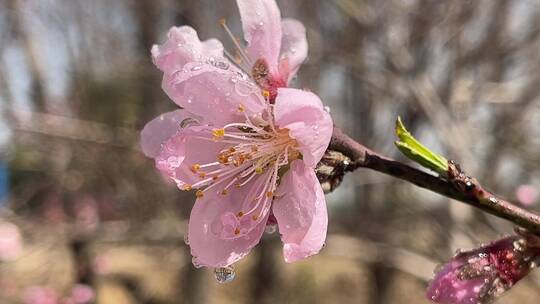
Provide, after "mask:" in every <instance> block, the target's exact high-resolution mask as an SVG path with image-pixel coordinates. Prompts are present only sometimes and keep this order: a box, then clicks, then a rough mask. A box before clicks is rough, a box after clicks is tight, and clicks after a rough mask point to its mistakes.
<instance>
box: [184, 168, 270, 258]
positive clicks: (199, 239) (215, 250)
mask: <svg viewBox="0 0 540 304" xmlns="http://www.w3.org/2000/svg"><path fill="white" fill-rule="evenodd" d="M263 179H264V176H261V177H259V178H257V180H255V181H251V182H250V183H248V184H247V185H244V186H243V187H242V188H240V189H231V191H230V193H229V194H228V195H226V196H224V195H221V194H219V192H220V191H221V190H220V189H217V190H216V189H214V190H208V191H205V195H204V197H203V198H201V199H198V200H197V201H196V202H195V205H194V206H193V209H192V210H191V216H190V218H189V234H188V235H189V239H188V241H189V245H190V247H191V254H192V255H193V264H194V265H195V266H196V267H200V266H206V267H225V266H229V265H231V264H233V263H235V262H236V261H238V260H240V259H242V258H243V257H244V256H245V255H247V254H248V253H249V252H250V251H251V249H252V248H253V247H254V246H255V245H257V244H258V243H259V241H260V239H261V236H262V234H263V232H264V229H265V227H266V221H267V219H268V214H269V212H266V214H265V215H264V216H262V217H261V218H260V219H259V220H258V221H257V222H256V223H255V225H253V227H250V228H249V229H247V230H245V231H242V233H241V234H239V235H238V236H237V237H234V232H233V231H234V230H235V229H236V228H239V230H243V228H244V226H249V224H248V225H246V223H245V220H247V221H251V218H250V216H249V215H245V216H243V217H242V218H239V217H237V216H236V215H237V214H238V212H239V211H246V210H245V209H243V207H244V206H245V205H246V202H251V201H253V199H254V198H255V195H256V194H257V188H258V187H257V186H258V185H260V184H261V182H262V181H263Z"/></svg>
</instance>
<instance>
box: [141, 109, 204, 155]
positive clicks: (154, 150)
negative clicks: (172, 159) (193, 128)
mask: <svg viewBox="0 0 540 304" xmlns="http://www.w3.org/2000/svg"><path fill="white" fill-rule="evenodd" d="M199 119H200V118H198V117H196V116H194V115H193V114H191V113H189V112H188V111H185V110H176V111H172V112H168V113H164V114H161V115H159V116H158V117H156V118H154V119H153V120H152V121H150V122H149V123H147V124H146V125H145V126H144V128H143V130H142V131H141V148H142V150H143V153H144V154H145V155H146V156H148V157H152V158H154V157H156V156H158V155H159V151H160V150H161V145H162V144H163V143H164V142H165V141H167V140H168V139H169V138H171V137H172V136H174V135H175V134H176V133H177V132H178V131H179V130H180V128H181V124H182V122H184V121H187V120H190V121H193V122H197V121H198V120H199Z"/></svg>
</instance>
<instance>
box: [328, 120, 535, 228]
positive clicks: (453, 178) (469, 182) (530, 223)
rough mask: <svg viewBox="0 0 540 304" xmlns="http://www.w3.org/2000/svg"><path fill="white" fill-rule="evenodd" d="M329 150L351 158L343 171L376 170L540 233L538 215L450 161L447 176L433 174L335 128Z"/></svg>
mask: <svg viewBox="0 0 540 304" xmlns="http://www.w3.org/2000/svg"><path fill="white" fill-rule="evenodd" d="M329 150H332V151H337V152H340V153H342V154H343V155H345V156H346V157H348V158H349V159H350V163H349V164H348V165H347V166H346V167H345V168H344V170H343V172H346V171H354V170H356V169H358V168H368V169H372V170H375V171H379V172H382V173H385V174H388V175H390V176H393V177H396V178H399V179H402V180H405V181H408V182H410V183H413V184H415V185H417V186H419V187H422V188H425V189H428V190H431V191H433V192H437V193H439V194H442V195H444V196H446V197H449V198H452V199H455V200H458V201H461V202H464V203H465V204H468V205H471V206H473V207H476V208H479V209H482V210H484V211H486V212H488V213H490V214H493V215H495V216H497V217H500V218H504V219H507V220H509V221H511V222H512V223H514V224H516V225H518V226H521V227H524V228H527V229H529V230H531V231H533V232H535V233H540V215H538V214H536V213H533V212H531V211H527V210H525V209H522V208H520V207H518V206H516V205H514V204H512V203H511V202H509V201H507V200H505V199H503V198H501V197H499V196H497V195H495V194H493V193H491V192H490V191H488V190H486V189H485V188H484V187H483V186H482V185H481V184H480V183H479V182H478V181H477V180H475V179H473V178H470V177H468V176H466V174H464V173H463V171H461V169H460V168H459V166H458V165H456V164H454V163H453V162H450V164H449V167H450V169H449V172H448V176H447V177H442V176H436V175H432V174H429V173H427V172H424V171H422V170H419V169H416V168H413V167H410V166H408V165H405V164H403V163H401V162H399V161H396V160H393V159H391V158H389V157H386V156H384V155H381V154H379V153H377V152H374V151H372V150H370V149H368V148H366V147H365V146H363V145H362V144H360V143H358V142H357V141H355V140H354V139H352V138H350V137H349V136H348V135H346V134H345V133H343V131H341V130H340V129H339V128H337V127H334V134H333V136H332V140H331V142H330V146H329Z"/></svg>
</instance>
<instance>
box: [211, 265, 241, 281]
mask: <svg viewBox="0 0 540 304" xmlns="http://www.w3.org/2000/svg"><path fill="white" fill-rule="evenodd" d="M235 276H236V273H235V272H234V267H233V266H227V267H220V268H215V269H214V277H215V278H216V281H218V283H222V284H223V283H229V282H231V281H232V280H234V277H235Z"/></svg>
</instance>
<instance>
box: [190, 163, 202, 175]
mask: <svg viewBox="0 0 540 304" xmlns="http://www.w3.org/2000/svg"><path fill="white" fill-rule="evenodd" d="M200 169H201V165H199V164H194V165H193V166H191V168H190V170H191V172H193V173H197V172H198V171H199V170H200Z"/></svg>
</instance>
